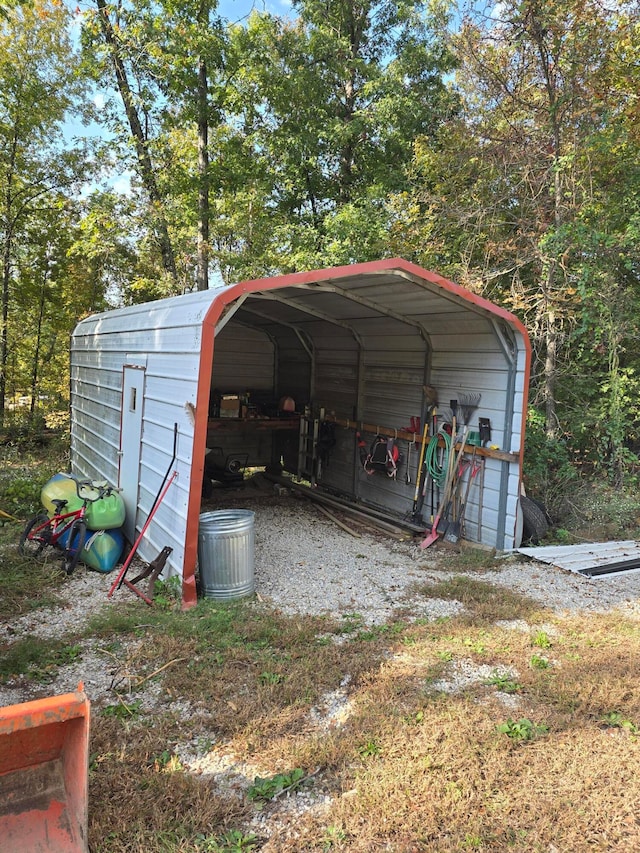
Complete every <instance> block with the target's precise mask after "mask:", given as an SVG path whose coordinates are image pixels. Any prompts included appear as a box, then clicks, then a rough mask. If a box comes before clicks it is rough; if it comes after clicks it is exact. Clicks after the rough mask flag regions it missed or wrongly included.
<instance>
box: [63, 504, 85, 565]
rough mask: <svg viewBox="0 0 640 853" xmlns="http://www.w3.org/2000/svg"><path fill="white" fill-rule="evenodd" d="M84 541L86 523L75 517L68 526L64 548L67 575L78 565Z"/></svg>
mask: <svg viewBox="0 0 640 853" xmlns="http://www.w3.org/2000/svg"><path fill="white" fill-rule="evenodd" d="M74 540H75V541H74ZM86 541H87V524H86V522H85V521H84V520H83V519H82V518H76V519H75V520H74V521H73V523H72V524H71V527H70V528H69V539H68V540H67V547H66V548H65V549H64V570H65V572H66V573H67V574H68V575H70V574H72V573H73V570H74V569H75V567H76V566H77V565H78V560H79V559H80V554H81V553H82V549H83V548H84V543H85V542H86Z"/></svg>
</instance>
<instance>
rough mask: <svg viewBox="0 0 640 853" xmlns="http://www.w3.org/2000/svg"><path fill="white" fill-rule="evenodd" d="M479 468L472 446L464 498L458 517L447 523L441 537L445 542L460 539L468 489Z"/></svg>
mask: <svg viewBox="0 0 640 853" xmlns="http://www.w3.org/2000/svg"><path fill="white" fill-rule="evenodd" d="M479 470H480V469H479V466H476V448H475V447H474V448H473V454H472V456H471V465H470V467H469V479H468V480H467V485H466V488H465V491H464V498H463V500H462V503H461V504H460V511H459V513H458V517H457V518H456V519H455V521H452V522H451V523H450V524H449V525H448V527H447V529H446V532H445V534H444V536H443V537H442V538H443V539H444V540H445V542H451V543H453V544H454V545H455V543H456V542H458V541H459V539H460V535H461V531H462V525H463V524H464V513H465V509H466V506H467V501H468V500H469V489H470V488H471V481H472V480H473V478H474V477H475V476H476V474H477V473H478V471H479Z"/></svg>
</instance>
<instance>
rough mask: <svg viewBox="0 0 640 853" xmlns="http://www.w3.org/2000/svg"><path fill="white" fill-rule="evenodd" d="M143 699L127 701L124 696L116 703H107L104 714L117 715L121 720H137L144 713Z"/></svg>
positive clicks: (108, 715) (103, 710)
mask: <svg viewBox="0 0 640 853" xmlns="http://www.w3.org/2000/svg"><path fill="white" fill-rule="evenodd" d="M141 706H142V699H134V700H133V701H132V702H125V701H124V699H123V698H122V697H120V701H119V702H117V703H116V704H115V705H105V707H104V708H103V709H102V714H103V715H104V716H105V717H116V718H117V719H119V720H136V719H137V718H138V717H139V716H140V715H141V714H142V709H141Z"/></svg>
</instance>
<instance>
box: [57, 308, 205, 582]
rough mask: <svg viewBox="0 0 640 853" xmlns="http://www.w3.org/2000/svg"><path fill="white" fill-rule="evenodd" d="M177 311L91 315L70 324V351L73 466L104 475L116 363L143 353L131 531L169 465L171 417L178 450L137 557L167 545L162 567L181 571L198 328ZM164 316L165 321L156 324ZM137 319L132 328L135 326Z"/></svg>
mask: <svg viewBox="0 0 640 853" xmlns="http://www.w3.org/2000/svg"><path fill="white" fill-rule="evenodd" d="M169 301H171V300H169ZM208 304H209V300H206V305H207V307H208ZM197 313H198V312H196V313H195V315H194V316H197ZM178 314H181V315H182V316H178V317H176V316H173V315H172V314H171V312H167V311H158V310H146V311H142V310H139V311H132V312H131V313H129V312H127V311H123V312H115V315H114V316H111V315H109V316H108V318H107V319H105V318H104V317H102V318H90V319H89V320H87V321H84V322H83V323H80V324H79V326H78V327H77V328H76V331H75V333H74V336H73V338H72V353H71V407H72V465H73V469H74V470H75V471H77V473H79V474H82V475H84V476H91V477H104V478H105V479H107V480H108V481H109V482H111V483H116V482H117V478H118V474H117V472H118V450H119V445H120V411H121V399H122V370H123V366H124V365H125V364H126V363H128V362H130V361H131V360H132V358H133V359H135V358H136V354H143V355H144V362H145V363H146V382H145V399H144V401H143V406H144V408H143V423H142V438H141V459H140V472H141V474H140V476H141V482H140V484H139V510H138V518H137V520H136V526H137V530H138V531H139V530H140V529H141V527H142V525H143V524H144V521H145V520H146V516H147V514H148V512H149V511H150V509H151V506H152V503H153V500H154V498H155V497H156V493H157V489H158V488H159V486H160V483H161V482H162V478H163V477H164V476H165V473H166V472H167V469H168V466H169V465H170V462H171V455H172V452H173V434H174V424H178V446H179V448H180V452H179V455H178V459H177V460H176V463H175V466H174V467H175V468H176V470H178V478H177V480H176V481H175V482H174V483H173V484H172V485H171V487H170V489H169V492H168V493H167V495H166V497H165V499H164V501H163V504H162V506H161V507H160V508H159V509H158V512H157V514H156V516H154V519H153V523H152V524H151V525H150V527H149V528H148V531H147V533H146V534H145V537H144V539H143V541H142V542H141V544H140V548H139V554H140V557H141V558H142V559H143V560H147V561H151V560H152V559H153V558H154V557H155V556H157V554H158V553H159V551H160V550H161V549H162V547H164V546H165V545H169V546H170V547H172V548H173V553H172V554H171V556H170V558H169V561H168V564H169V569H168V570H169V571H171V567H173V571H181V567H182V562H183V555H184V528H185V525H186V515H187V495H188V491H189V482H190V475H191V447H192V443H193V426H192V424H191V421H190V419H189V416H188V413H187V410H186V408H185V403H187V402H190V403H192V404H195V400H196V390H197V382H198V374H199V357H200V342H201V336H202V329H201V325H198V326H197V327H195V328H191V327H189V326H188V325H187V324H185V320H184V317H185V312H178ZM176 320H179V323H176ZM168 321H171V323H172V325H171V326H170V327H167V328H163V327H162V326H161V325H158V324H159V323H161V322H168ZM136 323H137V324H138V325H139V328H135V325H136Z"/></svg>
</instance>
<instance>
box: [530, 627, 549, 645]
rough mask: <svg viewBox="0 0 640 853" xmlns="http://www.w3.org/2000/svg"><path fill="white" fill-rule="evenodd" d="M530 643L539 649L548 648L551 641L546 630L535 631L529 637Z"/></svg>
mask: <svg viewBox="0 0 640 853" xmlns="http://www.w3.org/2000/svg"><path fill="white" fill-rule="evenodd" d="M531 645H532V646H537V648H539V649H550V648H551V646H552V643H551V640H550V639H549V635H548V634H547V632H546V631H537V632H536V633H535V634H534V635H533V637H532V638H531Z"/></svg>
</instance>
